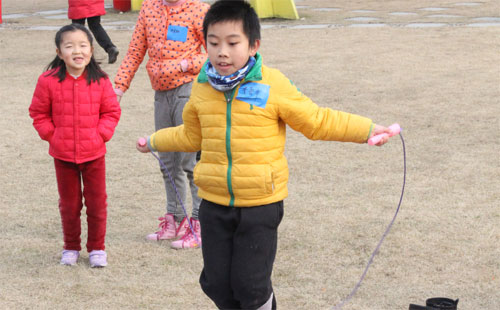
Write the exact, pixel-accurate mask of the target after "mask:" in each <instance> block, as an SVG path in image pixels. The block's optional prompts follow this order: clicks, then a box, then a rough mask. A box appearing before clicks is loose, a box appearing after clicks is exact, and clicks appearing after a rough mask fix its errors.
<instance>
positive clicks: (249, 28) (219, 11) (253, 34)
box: [203, 0, 260, 47]
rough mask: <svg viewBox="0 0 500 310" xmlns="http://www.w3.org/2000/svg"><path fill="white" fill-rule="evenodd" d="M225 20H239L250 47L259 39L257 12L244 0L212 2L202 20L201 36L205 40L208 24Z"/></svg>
mask: <svg viewBox="0 0 500 310" xmlns="http://www.w3.org/2000/svg"><path fill="white" fill-rule="evenodd" d="M225 21H241V22H242V23H243V32H244V33H245V35H246V36H247V37H248V41H249V43H250V47H253V46H255V42H256V41H257V40H260V22H259V17H258V16H257V13H255V10H254V9H253V8H252V7H251V6H250V4H249V3H248V2H246V1H244V0H238V1H235V0H219V1H217V2H215V3H214V4H212V6H211V7H210V9H209V10H208V12H207V14H206V15H205V19H204V20H203V36H204V37H205V42H206V41H207V31H208V26H210V25H213V24H216V23H219V22H225Z"/></svg>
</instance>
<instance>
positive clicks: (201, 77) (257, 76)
mask: <svg viewBox="0 0 500 310" xmlns="http://www.w3.org/2000/svg"><path fill="white" fill-rule="evenodd" d="M255 60H256V62H255V65H254V66H253V68H252V69H250V72H248V74H247V75H246V77H245V79H244V80H243V81H241V83H240V85H241V84H244V83H245V82H249V81H260V80H262V56H261V55H260V54H259V53H257V54H256V55H255ZM208 61H209V60H208V59H207V62H208ZM207 62H205V64H204V65H203V69H202V70H201V71H200V73H199V74H198V79H197V81H198V83H207V82H208V77H207V74H206V72H205V69H204V68H205V66H206V64H207ZM237 89H239V86H237V87H235V88H233V89H232V90H231V91H228V92H225V93H224V97H225V98H226V155H227V164H228V166H227V174H226V178H227V189H228V191H229V197H230V199H229V206H231V207H234V193H233V182H232V179H231V171H232V169H233V155H232V153H231V107H232V103H233V99H234V95H235V94H236V90H237Z"/></svg>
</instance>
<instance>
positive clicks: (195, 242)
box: [170, 219, 201, 250]
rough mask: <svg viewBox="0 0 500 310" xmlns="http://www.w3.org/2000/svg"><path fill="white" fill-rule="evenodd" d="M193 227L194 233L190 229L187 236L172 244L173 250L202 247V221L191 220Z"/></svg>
mask: <svg viewBox="0 0 500 310" xmlns="http://www.w3.org/2000/svg"><path fill="white" fill-rule="evenodd" d="M191 225H192V226H193V230H194V233H193V231H191V229H188V230H187V231H186V234H185V235H184V236H182V238H180V239H179V240H176V241H174V242H172V243H171V244H170V247H171V248H173V249H177V250H178V249H194V248H199V247H200V246H201V229H200V221H198V220H195V219H191Z"/></svg>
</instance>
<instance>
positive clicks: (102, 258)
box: [89, 250, 108, 268]
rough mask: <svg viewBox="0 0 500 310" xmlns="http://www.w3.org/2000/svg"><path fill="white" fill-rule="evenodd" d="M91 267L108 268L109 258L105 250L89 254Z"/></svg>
mask: <svg viewBox="0 0 500 310" xmlns="http://www.w3.org/2000/svg"><path fill="white" fill-rule="evenodd" d="M89 262H90V267H92V268H96V267H106V266H107V265H108V256H107V255H106V252H105V251H103V250H93V251H91V252H90V253H89Z"/></svg>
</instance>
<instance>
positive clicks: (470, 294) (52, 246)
mask: <svg viewBox="0 0 500 310" xmlns="http://www.w3.org/2000/svg"><path fill="white" fill-rule="evenodd" d="M106 3H107V4H108V5H111V4H112V1H106ZM464 3H469V4H464ZM470 3H476V4H475V5H474V4H470ZM296 4H297V7H298V11H299V15H300V16H301V19H300V20H297V21H285V20H264V21H262V23H263V25H264V26H265V27H264V29H263V31H262V36H263V38H262V45H261V50H260V51H261V53H262V55H263V57H264V62H265V63H266V64H267V65H268V66H271V67H275V68H278V69H280V70H281V71H282V72H283V73H285V74H286V75H287V76H288V77H290V79H291V80H292V81H293V82H294V83H295V84H296V85H297V86H298V87H299V88H300V89H301V90H302V91H303V92H304V93H305V94H306V95H307V96H309V97H310V98H312V99H313V100H314V101H315V102H317V103H318V104H319V105H321V106H327V107H331V108H333V109H338V110H343V111H348V112H352V113H356V114H361V115H364V116H367V117H370V118H372V119H373V120H374V121H375V122H377V123H380V124H384V125H390V124H392V123H394V122H398V123H399V124H401V126H402V127H403V136H404V140H405V143H406V153H407V154H406V155H407V167H406V168H407V180H406V191H405V195H404V199H403V203H402V207H401V211H400V214H399V216H398V218H397V219H396V222H395V224H394V226H393V228H392V231H391V232H390V234H389V235H388V236H387V238H386V240H385V242H384V243H383V244H382V247H381V249H380V252H379V253H378V255H377V256H376V257H375V259H374V262H373V265H372V267H371V269H370V270H369V271H368V273H367V276H366V278H365V280H364V282H363V283H362V285H361V287H360V289H359V291H358V292H357V294H356V295H355V296H354V297H353V299H352V300H351V301H350V302H349V303H347V304H346V305H345V306H344V307H343V309H346V310H347V309H360V310H365V309H374V310H379V309H380V310H385V309H408V305H409V304H410V303H415V304H424V303H425V300H426V299H427V298H431V297H448V298H452V299H457V298H458V299H460V301H459V304H458V308H459V309H460V310H469V309H485V310H496V309H500V289H499V288H500V259H499V257H500V247H499V244H500V228H499V227H500V225H499V223H500V207H499V206H500V199H499V198H500V186H499V185H500V184H499V179H500V165H499V154H500V144H499V142H500V122H499V115H500V104H499V103H500V102H499V98H500V53H498V51H499V50H500V27H499V26H498V25H489V26H488V25H486V26H485V25H483V26H480V25H473V26H470V24H478V23H482V22H484V21H498V19H499V16H500V3H499V1H493V0H491V1H487V0H485V1H480V2H479V1H478V2H461V0H456V1H448V0H436V1H430V0H423V1H418V2H417V1H411V2H410V1H402V0H401V1H398V0H394V1H373V0H367V1H345V0H341V1H328V0H303V1H296ZM66 5H67V2H66V1H64V0H45V1H39V0H38V1H36V0H31V1H16V0H7V1H6V0H2V13H3V15H4V23H3V24H2V25H0V103H1V104H0V115H3V117H1V118H0V135H1V136H2V137H3V139H2V141H0V146H1V147H0V159H1V169H2V173H0V203H1V205H0V221H1V225H0V245H1V246H0V261H1V262H2V263H1V264H0V309H63V308H68V307H71V308H74V309H214V308H215V307H214V305H213V304H212V302H211V301H210V300H209V299H208V298H207V297H206V296H205V295H204V294H203V292H202V291H201V289H200V287H199V284H198V277H199V273H200V271H201V268H202V259H201V253H200V250H187V251H175V250H172V249H170V248H169V243H168V242H162V243H149V242H146V241H145V240H144V237H145V235H146V234H148V233H151V232H153V231H154V229H155V228H156V225H157V220H156V218H157V217H158V216H160V215H161V214H162V213H163V212H164V204H165V197H164V192H163V184H162V178H161V175H160V172H159V169H158V164H157V162H156V160H155V159H154V158H153V156H151V155H147V154H140V153H138V152H137V151H135V148H134V143H135V140H136V139H137V137H140V136H143V135H146V134H150V133H151V132H152V131H153V128H154V124H153V91H152V90H151V86H150V84H149V79H148V77H147V74H146V70H145V67H144V65H143V66H142V67H141V69H140V70H139V72H138V73H137V75H136V77H135V79H134V81H133V83H132V86H131V88H130V90H129V91H128V92H127V93H125V95H124V97H123V99H122V102H121V106H122V113H123V114H122V118H121V120H120V124H119V125H118V127H117V130H116V134H115V136H114V137H113V139H112V140H111V141H110V142H109V143H108V145H107V146H108V154H107V187H108V203H109V206H108V231H107V239H106V245H107V252H108V256H109V266H108V267H106V268H104V269H99V270H95V269H91V268H89V265H88V254H87V253H85V252H84V251H82V253H81V254H82V257H81V259H80V261H79V263H78V265H77V266H75V267H71V268H70V267H64V266H60V265H59V258H60V252H61V247H62V234H61V225H60V217H59V212H58V208H57V199H58V195H57V188H56V181H55V174H54V168H53V160H52V158H51V157H50V156H49V155H48V154H47V151H48V145H47V143H45V142H43V141H41V140H40V139H39V137H38V135H37V134H36V132H35V130H34V129H33V127H32V124H31V119H30V118H29V116H28V107H29V104H30V103H31V98H32V95H33V90H34V87H35V84H36V80H37V77H38V76H39V75H40V74H41V73H42V71H43V68H44V67H45V66H46V65H47V64H48V63H49V62H50V61H51V60H52V58H53V57H54V56H55V47H54V43H53V40H54V35H55V31H54V30H52V29H50V28H46V29H49V30H31V29H32V27H38V26H44V27H47V26H57V27H59V26H62V25H64V24H66V23H67V22H68V21H67V20H65V19H64V18H58V19H50V18H47V17H46V15H44V14H39V13H37V12H42V11H43V12H46V11H52V10H56V11H57V10H64V9H65V8H66ZM324 8H330V9H331V10H319V9H324ZM429 8H432V10H431V9H429ZM435 8H446V10H443V11H439V10H435ZM360 10H361V11H360ZM394 12H407V13H413V14H411V15H394V14H391V13H394ZM12 14H24V15H25V16H20V17H15V18H5V16H9V15H11V16H12ZM57 14H60V13H57ZM63 15H64V13H63ZM436 15H441V16H436ZM442 15H452V16H456V17H450V16H447V17H446V16H445V17H444V16H442ZM136 17H137V12H127V13H123V14H119V13H118V12H116V11H115V10H113V9H112V8H110V9H108V14H107V15H106V16H105V17H103V24H104V25H105V26H106V27H108V29H109V30H108V33H109V35H110V37H111V38H112V39H113V41H114V42H115V44H116V45H117V46H118V48H119V49H120V52H121V53H120V55H119V60H118V62H117V63H116V64H113V65H109V64H107V63H106V55H105V53H104V52H103V51H102V49H100V48H99V47H98V46H96V57H97V59H98V60H101V61H102V62H103V64H102V67H103V69H104V70H105V71H106V72H108V73H109V75H110V76H111V77H112V78H113V77H114V74H115V73H116V71H117V69H118V66H119V63H120V61H121V59H122V58H123V56H124V55H125V53H126V50H127V47H128V43H129V41H130V38H131V34H132V27H133V23H134V21H135V19H136ZM352 17H372V18H376V19H373V20H371V21H368V22H366V21H356V19H355V20H348V18H352ZM495 18H496V19H495ZM120 22H121V23H122V24H120ZM123 22H125V23H123ZM127 22H128V23H127ZM440 23H444V25H442V26H435V25H434V24H440ZM359 24H364V27H361V26H359ZM366 24H383V26H380V25H378V26H377V25H375V26H377V27H375V26H374V27H370V26H366ZM422 24H425V25H422ZM116 25H123V26H122V27H120V26H118V27H114V28H113V26H116ZM311 25H315V26H314V27H311ZM320 25H327V26H325V27H320ZM352 25H354V26H352ZM411 25H414V26H415V27H413V26H411ZM433 25H434V26H433ZM42 29H43V28H42ZM287 134H288V137H287V151H286V152H287V158H288V161H289V165H290V181H289V192H290V194H289V197H288V198H287V199H286V200H285V217H284V219H283V222H282V224H281V226H280V229H279V244H278V254H277V258H276V263H275V269H274V274H273V285H274V289H275V293H276V297H277V300H278V307H279V309H330V308H332V307H333V306H334V305H335V304H337V303H339V302H340V301H342V300H343V299H344V298H345V297H346V296H347V295H348V294H349V292H350V291H351V289H352V288H353V287H354V286H355V284H356V283H357V281H358V280H359V278H360V276H361V274H362V272H363V270H364V268H365V266H366V264H367V263H368V259H369V257H370V254H371V253H372V251H373V250H374V249H375V247H376V245H377V242H378V241H379V240H380V238H381V236H382V234H383V232H384V230H385V229H386V226H387V225H388V224H389V222H390V220H391V219H392V217H393V215H394V212H395V210H396V207H397V205H398V201H399V198H400V194H401V186H402V182H403V155H402V143H401V141H400V139H398V138H397V137H395V138H393V139H391V141H390V143H388V144H387V145H385V146H383V147H382V148H376V147H370V146H368V145H357V144H348V143H344V144H340V143H330V142H317V141H309V140H307V139H306V138H304V137H303V136H302V135H300V134H298V133H296V132H294V131H292V130H291V129H290V130H288V133H287ZM82 219H85V216H82ZM82 223H85V221H84V220H83V222H82ZM83 231H86V226H85V225H84V227H83ZM85 238H86V235H84V236H82V239H83V240H85Z"/></svg>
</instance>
